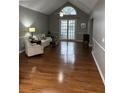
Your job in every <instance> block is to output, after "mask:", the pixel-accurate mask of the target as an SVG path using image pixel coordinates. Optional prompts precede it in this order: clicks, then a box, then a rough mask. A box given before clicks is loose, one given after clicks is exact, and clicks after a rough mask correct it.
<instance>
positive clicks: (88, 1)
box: [19, 0, 98, 15]
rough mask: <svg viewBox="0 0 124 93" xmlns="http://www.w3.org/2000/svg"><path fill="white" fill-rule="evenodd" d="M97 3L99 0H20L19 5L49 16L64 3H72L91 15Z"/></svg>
mask: <svg viewBox="0 0 124 93" xmlns="http://www.w3.org/2000/svg"><path fill="white" fill-rule="evenodd" d="M97 1H98V0H19V5H21V6H24V7H26V8H29V9H32V10H35V11H39V12H41V13H44V14H47V15H49V14H51V13H52V12H54V11H55V10H56V9H58V8H59V7H61V6H62V5H63V4H64V3H66V2H70V3H72V4H73V5H75V6H76V7H78V8H79V9H81V10H82V11H84V12H86V13H88V14H89V13H90V12H91V11H92V9H93V8H94V6H95V5H96V3H97Z"/></svg>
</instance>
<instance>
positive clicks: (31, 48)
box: [24, 37, 44, 57]
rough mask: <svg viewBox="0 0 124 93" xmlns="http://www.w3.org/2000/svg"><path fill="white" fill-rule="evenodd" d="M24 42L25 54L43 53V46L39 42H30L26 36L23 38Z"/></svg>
mask: <svg viewBox="0 0 124 93" xmlns="http://www.w3.org/2000/svg"><path fill="white" fill-rule="evenodd" d="M24 43H25V53H26V54H27V56H28V57H30V56H34V55H37V54H43V53H44V48H43V46H41V45H39V44H32V43H30V41H29V39H28V38H27V37H25V38H24Z"/></svg>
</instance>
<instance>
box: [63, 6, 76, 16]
mask: <svg viewBox="0 0 124 93" xmlns="http://www.w3.org/2000/svg"><path fill="white" fill-rule="evenodd" d="M61 12H63V14H64V15H76V14H77V12H76V10H75V9H74V8H73V7H71V6H66V7H64V8H63V9H62V10H61Z"/></svg>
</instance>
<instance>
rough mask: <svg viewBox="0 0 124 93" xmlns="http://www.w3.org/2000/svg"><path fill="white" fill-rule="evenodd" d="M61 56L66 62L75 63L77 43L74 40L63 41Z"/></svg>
mask: <svg viewBox="0 0 124 93" xmlns="http://www.w3.org/2000/svg"><path fill="white" fill-rule="evenodd" d="M60 45H61V49H60V51H61V57H62V59H63V60H64V63H66V64H74V63H75V51H74V49H75V44H74V43H73V42H61V44H60Z"/></svg>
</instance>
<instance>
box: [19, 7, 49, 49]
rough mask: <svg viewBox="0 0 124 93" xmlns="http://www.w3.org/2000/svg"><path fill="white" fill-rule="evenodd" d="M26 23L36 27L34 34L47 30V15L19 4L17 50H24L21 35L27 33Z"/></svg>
mask: <svg viewBox="0 0 124 93" xmlns="http://www.w3.org/2000/svg"><path fill="white" fill-rule="evenodd" d="M26 24H31V25H30V27H36V32H35V34H39V33H45V34H47V32H48V16H47V15H44V14H42V13H40V12H36V11H33V10H30V9H28V8H25V7H22V6H19V51H21V50H24V44H23V37H24V36H25V34H26V33H27V27H26Z"/></svg>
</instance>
